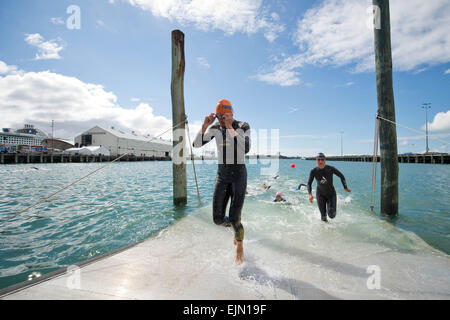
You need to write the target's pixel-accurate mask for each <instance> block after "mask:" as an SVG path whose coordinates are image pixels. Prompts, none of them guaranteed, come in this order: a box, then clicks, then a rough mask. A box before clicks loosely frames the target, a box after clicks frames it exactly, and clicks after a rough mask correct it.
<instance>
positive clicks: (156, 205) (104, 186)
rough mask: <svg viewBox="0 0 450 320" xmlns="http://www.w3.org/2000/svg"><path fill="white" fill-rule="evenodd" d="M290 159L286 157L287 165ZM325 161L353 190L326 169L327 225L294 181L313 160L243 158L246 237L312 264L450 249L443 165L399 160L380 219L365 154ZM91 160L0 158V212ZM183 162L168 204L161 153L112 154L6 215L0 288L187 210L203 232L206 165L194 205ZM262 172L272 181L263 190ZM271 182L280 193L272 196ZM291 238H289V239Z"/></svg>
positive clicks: (147, 231) (118, 243)
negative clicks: (271, 171) (395, 206)
mask: <svg viewBox="0 0 450 320" xmlns="http://www.w3.org/2000/svg"><path fill="white" fill-rule="evenodd" d="M291 163H295V164H296V168H295V169H292V168H291V167H290V164H291ZM329 164H331V165H335V166H336V167H338V168H339V169H340V170H341V172H343V173H344V175H345V176H346V178H347V181H348V184H349V187H350V188H351V189H352V190H353V192H352V193H351V194H348V193H345V191H344V190H343V188H342V185H341V182H340V180H339V179H338V178H337V177H336V178H335V187H336V190H337V193H338V213H337V218H336V219H335V220H334V221H332V222H331V223H330V224H327V225H325V224H323V223H322V222H321V221H320V214H319V211H318V209H317V204H316V203H314V204H310V203H309V202H308V199H307V192H306V190H305V189H302V190H301V191H296V190H295V188H296V187H297V185H298V184H299V183H306V181H307V178H308V175H309V171H310V169H311V168H312V167H313V165H314V163H313V162H311V161H300V160H298V161H297V160H295V161H292V160H281V161H280V163H279V172H278V173H279V175H280V178H279V179H277V180H273V179H271V177H270V176H262V175H261V165H248V167H247V168H248V177H249V178H248V192H249V195H248V197H247V199H246V202H245V206H244V210H243V217H242V221H243V224H244V226H245V230H246V242H247V243H249V244H252V243H264V244H265V245H266V246H269V247H272V248H273V247H277V246H280V245H281V244H283V243H284V244H289V246H285V247H284V249H283V250H288V253H289V254H291V255H292V254H294V253H295V252H297V253H298V252H299V250H300V251H301V250H303V249H305V248H308V249H312V250H314V252H316V253H317V256H316V255H311V254H310V253H309V254H308V255H307V256H309V258H310V259H311V260H313V262H314V263H315V264H327V263H328V260H327V259H328V258H325V257H327V255H328V256H330V255H331V252H333V254H338V256H340V257H342V258H345V257H350V256H352V254H354V253H355V252H364V251H365V250H366V249H367V248H369V247H370V248H372V247H373V246H377V247H379V248H381V249H382V250H385V249H388V250H392V251H393V252H398V253H407V254H411V255H416V256H420V255H421V254H422V253H424V252H427V253H428V252H437V250H439V251H442V252H444V253H445V254H449V253H450V237H449V234H450V232H449V231H450V212H449V209H448V208H449V207H450V203H449V190H448V181H449V177H450V167H448V166H443V165H428V164H427V165H424V164H400V210H399V211H400V214H399V217H398V218H396V219H395V220H388V219H383V218H380V217H379V215H378V214H376V213H375V214H374V213H371V212H370V209H369V206H370V179H371V172H372V169H371V165H370V164H368V163H345V162H336V163H331V162H330V163H329ZM101 165H102V164H99V163H92V164H84V163H80V164H75V163H72V164H51V165H50V164H45V165H44V164H42V165H33V166H34V167H35V168H37V169H38V170H36V169H34V168H32V166H31V165H12V166H1V167H0V174H1V176H2V188H1V190H0V219H1V220H4V219H5V218H6V217H9V216H10V215H12V214H14V213H16V212H19V211H20V210H22V209H23V208H25V207H27V206H29V205H31V204H33V203H34V202H36V201H38V200H40V199H41V198H42V197H44V196H46V195H48V194H51V193H52V192H55V191H57V190H58V189H60V188H61V187H63V186H65V185H66V184H68V183H70V182H72V181H74V180H76V179H77V178H79V177H81V176H83V175H84V174H86V173H88V172H90V171H92V170H94V169H96V168H98V167H99V166H101ZM188 170H189V172H188V179H189V180H188V181H189V182H188V192H189V194H188V196H189V205H188V206H187V207H186V208H184V209H182V210H175V209H174V208H173V206H172V199H171V195H172V188H171V174H172V167H171V163H170V162H141V163H139V162H135V163H115V164H113V165H111V166H109V167H107V168H106V169H104V170H102V171H100V172H98V173H96V174H95V175H94V176H92V177H90V178H88V179H87V180H84V181H82V182H81V183H79V184H77V185H75V186H73V187H71V188H70V189H68V190H65V191H63V192H62V193H60V194H58V195H57V196H55V197H54V198H53V199H52V200H49V201H46V202H44V203H42V204H40V205H38V206H37V207H35V208H33V209H31V210H30V211H28V212H27V213H24V214H23V215H22V216H20V217H18V218H16V219H14V220H11V221H10V222H8V223H7V224H6V225H4V226H2V227H0V243H1V247H0V288H3V287H6V286H9V285H12V284H15V283H18V282H21V281H24V280H27V279H29V278H33V277H35V276H39V275H40V274H44V273H47V272H51V271H53V270H56V269H58V268H60V267H63V266H68V265H72V264H76V263H78V262H81V261H84V260H86V259H89V258H92V257H94V256H98V255H100V254H104V253H107V252H109V251H111V250H114V249H117V248H121V247H124V246H126V245H128V244H132V243H135V242H137V241H140V240H142V239H145V238H148V237H149V236H152V235H155V234H157V233H158V232H160V231H161V230H165V229H166V228H167V227H168V226H170V225H172V224H174V223H175V222H177V221H179V220H180V219H181V220H183V221H185V220H186V219H188V218H190V217H191V216H192V217H196V216H197V217H200V218H201V220H202V221H203V222H204V223H205V225H208V226H209V225H210V227H211V228H209V227H208V229H205V230H203V231H202V232H206V233H211V232H213V230H216V228H218V227H216V226H214V225H213V224H212V221H211V220H212V219H211V217H210V215H211V198H212V190H213V186H214V181H215V172H216V165H213V164H202V165H199V164H198V165H197V175H198V178H199V186H200V192H201V196H202V200H203V204H202V205H200V206H199V205H198V204H197V201H196V190H195V184H194V180H193V176H192V171H191V166H190V164H189V165H188ZM263 182H267V183H268V184H272V188H271V189H270V190H269V191H264V190H263V189H262V188H261V185H262V184H263ZM277 191H280V192H282V193H283V196H284V197H285V198H286V199H287V200H288V202H287V203H284V204H275V203H272V200H273V198H274V196H275V193H276V192H277ZM378 202H379V185H377V204H378ZM376 210H377V208H376ZM186 221H188V220H186ZM172 232H173V230H172ZM185 233H187V234H188V233H194V234H195V237H198V239H199V240H201V238H202V237H203V236H205V237H206V236H207V235H202V234H201V233H199V234H196V230H192V231H190V230H188V231H185ZM180 235H181V233H180ZM180 237H181V236H180ZM173 238H174V237H173ZM292 239H298V240H296V242H295V243H293V242H292ZM269 240H270V241H269ZM180 241H181V242H188V240H187V239H184V240H183V239H182V240H180ZM289 241H291V242H289ZM288 242H289V243H288ZM343 244H345V246H342V245H343ZM381 249H380V250H381ZM367 250H368V249H367ZM301 252H302V253H303V254H305V253H306V252H307V251H301ZM261 254H262V253H261ZM436 254H438V255H441V253H439V252H437V253H436ZM250 259H254V260H255V259H257V258H256V257H251V256H250ZM258 261H259V260H258ZM330 265H331V267H332V268H333V267H341V266H335V265H334V264H330ZM344 267H345V266H344ZM341 269H342V268H341ZM347 269H348V268H347ZM350 269H351V268H350ZM344 270H345V268H344ZM265 272H266V271H265Z"/></svg>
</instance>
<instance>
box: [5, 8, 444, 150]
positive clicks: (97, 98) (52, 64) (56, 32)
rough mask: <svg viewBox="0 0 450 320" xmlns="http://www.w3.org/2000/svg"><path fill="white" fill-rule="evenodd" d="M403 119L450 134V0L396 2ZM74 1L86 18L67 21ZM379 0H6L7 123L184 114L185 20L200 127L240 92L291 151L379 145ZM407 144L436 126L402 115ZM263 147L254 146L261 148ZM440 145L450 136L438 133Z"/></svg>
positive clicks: (157, 120)
mask: <svg viewBox="0 0 450 320" xmlns="http://www.w3.org/2000/svg"><path fill="white" fill-rule="evenodd" d="M391 3H392V4H391V20H392V43H393V56H394V86H395V88H394V90H395V102H396V113H397V121H398V122H399V123H401V124H404V125H406V126H408V127H411V128H414V129H416V130H421V129H422V128H423V126H424V124H425V112H424V110H423V109H422V108H421V105H422V103H424V102H431V103H432V108H431V110H430V111H429V122H430V130H431V134H432V135H434V136H436V137H439V138H440V139H443V140H446V141H448V140H449V137H450V99H449V98H450V90H449V87H450V35H449V33H448V30H447V29H448V25H450V20H449V19H450V18H449V17H450V3H449V2H448V1H445V0H442V1H441V0H432V1H427V2H425V4H424V2H423V1H419V0H411V1H406V0H397V1H395V2H391ZM70 5H76V6H78V7H79V8H80V21H81V28H80V29H74V30H70V29H68V28H67V26H66V21H67V19H68V18H69V17H70V16H71V14H68V13H67V12H66V10H67V8H68V7H69V6H70ZM369 5H370V2H367V1H364V0H363V1H361V0H347V1H337V0H321V1H307V0H304V1H298V0H297V1H287V0H276V1H258V0H257V1H252V0H236V1H225V0H220V1H219V0H218V1H215V2H213V1H209V0H182V1H158V0H135V1H131V0H121V1H119V0H115V1H108V0H95V1H94V0H90V1H88V0H84V1H80V0H71V1H65V0H60V1H51V0H40V1H31V0H14V1H12V0H5V1H1V3H0V39H2V45H1V46H0V101H1V102H0V110H1V113H2V115H3V116H2V122H1V123H0V127H17V126H21V125H22V124H23V123H33V124H35V125H36V126H38V127H40V128H42V129H43V130H44V131H49V130H50V123H51V120H55V122H56V131H55V132H56V136H58V137H61V138H66V139H73V137H74V136H75V135H77V134H79V133H81V132H83V131H84V130H87V129H89V128H91V127H92V126H94V125H96V124H100V125H105V126H112V125H113V126H116V127H120V128H122V129H124V130H127V131H131V130H136V131H138V132H140V133H143V134H144V133H151V134H157V133H158V132H161V131H163V130H165V129H167V128H168V127H170V125H171V122H170V119H171V101H170V76H171V75H170V72H171V35H170V33H171V31H172V30H174V29H181V30H182V31H183V32H184V33H185V37H186V38H185V41H186V59H187V61H186V75H185V103H186V111H187V114H188V116H189V119H190V121H191V123H192V124H193V125H192V129H191V130H194V131H195V130H198V128H199V124H200V121H201V120H202V119H203V118H204V116H205V115H206V114H209V113H210V112H214V109H215V105H216V103H217V102H218V101H219V100H221V99H223V98H226V99H229V100H230V101H231V102H232V103H233V105H234V108H235V118H237V119H239V120H244V121H247V122H249V124H250V125H251V127H252V129H253V130H255V132H258V130H259V129H268V130H271V129H279V130H280V150H281V152H282V154H287V155H312V154H315V153H316V152H318V151H323V152H325V153H327V154H330V155H331V154H339V153H340V132H341V131H343V132H344V134H343V137H344V152H345V153H346V154H370V153H372V149H373V131H374V117H375V114H376V110H377V99H376V82H375V73H374V71H373V64H374V61H373V56H372V55H373V31H371V30H370V29H369V28H368V27H367V26H366V24H367V21H368V19H370V16H369V15H368V14H367V12H366V10H367V8H368V7H369ZM398 137H399V152H401V153H403V152H424V150H425V138H424V136H423V135H419V134H417V133H414V132H410V131H408V130H405V129H402V128H399V129H398ZM256 149H257V147H255V148H254V150H253V151H255V150H256ZM430 149H431V150H432V151H447V152H448V151H449V149H450V148H449V147H448V144H447V145H446V144H443V143H441V142H439V141H435V140H432V139H431V140H430Z"/></svg>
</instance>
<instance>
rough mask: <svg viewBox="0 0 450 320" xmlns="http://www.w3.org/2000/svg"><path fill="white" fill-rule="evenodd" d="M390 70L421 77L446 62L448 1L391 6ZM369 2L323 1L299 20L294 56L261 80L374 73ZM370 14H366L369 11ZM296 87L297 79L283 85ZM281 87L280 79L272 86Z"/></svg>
mask: <svg viewBox="0 0 450 320" xmlns="http://www.w3.org/2000/svg"><path fill="white" fill-rule="evenodd" d="M390 4H391V8H390V9H391V10H390V11H391V35H392V36H391V37H392V55H393V65H394V68H395V69H396V70H399V71H415V72H421V71H424V70H425V69H426V67H428V66H433V65H437V64H441V63H447V62H449V61H450V33H449V32H448V26H449V25H450V2H449V1H448V0H433V1H423V0H395V1H391V2H390ZM370 6H371V1H361V0H346V1H342V0H324V1H322V2H321V3H320V5H318V6H316V7H314V8H311V9H309V10H307V12H306V13H305V14H304V16H303V17H302V18H301V19H300V20H299V22H298V27H297V31H296V33H295V43H296V45H298V48H299V50H300V51H299V53H297V54H294V55H292V56H290V57H288V58H286V59H285V60H284V61H282V62H281V63H278V64H276V65H275V66H273V67H272V68H271V69H270V70H267V71H265V73H264V75H265V77H256V78H257V79H258V78H259V80H262V81H266V82H269V83H277V82H271V81H267V80H271V79H272V77H271V76H270V75H275V74H276V73H279V72H280V70H282V71H283V73H288V72H292V71H298V69H299V68H301V67H302V66H304V65H306V64H309V65H317V66H333V67H341V66H348V67H349V68H350V69H351V71H352V72H365V71H372V70H374V65H375V58H374V39H373V37H374V36H373V30H372V29H370V28H368V27H367V24H368V21H369V20H370V14H369V13H368V11H367V10H368V8H370ZM369 12H370V10H369ZM289 82H290V83H291V85H293V84H297V83H299V82H300V79H299V77H298V74H296V75H293V76H292V78H291V79H290V81H289ZM277 84H280V85H283V84H284V85H285V84H286V82H285V81H283V79H281V82H279V83H277Z"/></svg>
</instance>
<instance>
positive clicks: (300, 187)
mask: <svg viewBox="0 0 450 320" xmlns="http://www.w3.org/2000/svg"><path fill="white" fill-rule="evenodd" d="M302 187H308V186H307V185H306V184H304V183H300V184H299V185H298V187H297V189H298V190H301V189H302Z"/></svg>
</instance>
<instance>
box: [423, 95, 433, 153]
mask: <svg viewBox="0 0 450 320" xmlns="http://www.w3.org/2000/svg"><path fill="white" fill-rule="evenodd" d="M422 108H423V109H425V130H426V133H425V137H426V141H427V145H426V149H425V153H428V151H430V150H429V149H428V109H431V103H430V102H425V103H423V104H422Z"/></svg>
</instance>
